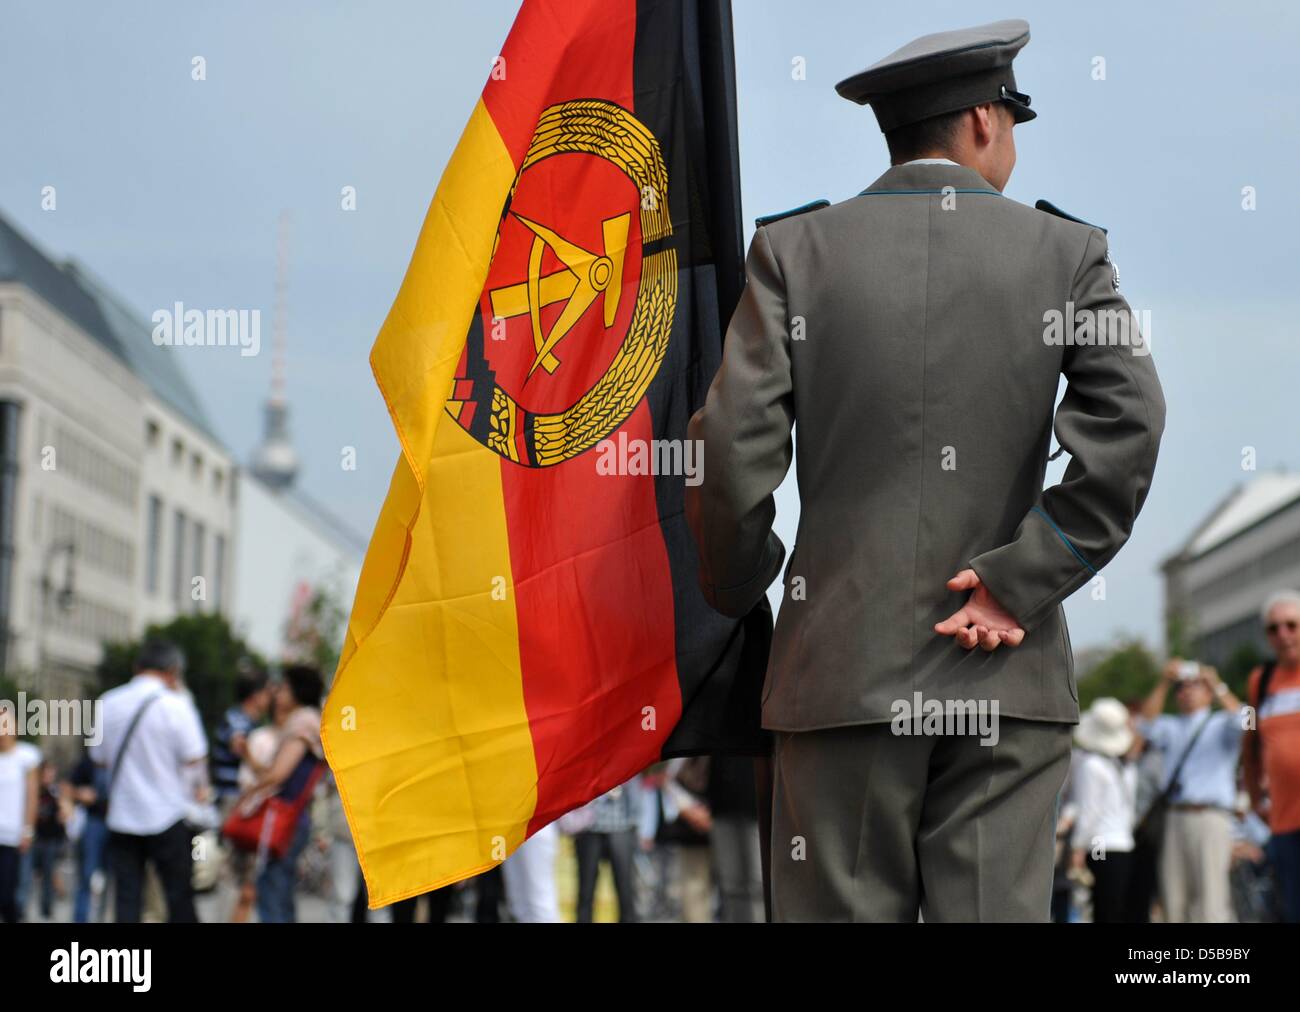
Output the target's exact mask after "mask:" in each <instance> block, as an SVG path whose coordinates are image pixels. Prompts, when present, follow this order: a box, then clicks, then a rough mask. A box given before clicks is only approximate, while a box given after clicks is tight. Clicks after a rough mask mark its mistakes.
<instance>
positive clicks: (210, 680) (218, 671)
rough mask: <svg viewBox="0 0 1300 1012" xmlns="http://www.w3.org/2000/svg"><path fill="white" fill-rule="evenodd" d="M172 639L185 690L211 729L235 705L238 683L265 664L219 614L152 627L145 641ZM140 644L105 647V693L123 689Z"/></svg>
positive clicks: (102, 671) (102, 675) (102, 674)
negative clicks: (180, 653)
mask: <svg viewBox="0 0 1300 1012" xmlns="http://www.w3.org/2000/svg"><path fill="white" fill-rule="evenodd" d="M154 637H158V638H161V639H166V640H171V641H172V642H173V643H175V644H176V645H177V646H178V647H180V648H181V650H183V651H184V652H185V661H186V668H185V685H186V687H187V688H188V689H189V690H190V692H191V693H192V694H193V696H194V703H195V705H196V706H197V707H198V709H199V714H200V716H202V718H203V723H204V725H205V726H206V727H208V728H209V729H211V728H213V727H214V726H215V725H216V723H217V721H218V720H219V719H220V717H221V715H222V714H223V713H224V712H225V711H226V709H227V708H229V707H230V706H231V705H232V704H233V703H234V701H235V690H234V685H235V679H236V678H237V677H238V676H239V674H240V672H241V671H243V670H245V669H246V668H248V667H250V666H255V667H265V661H263V660H262V658H261V657H259V656H258V655H257V654H256V652H254V651H253V650H252V649H251V648H249V647H248V645H247V644H245V643H244V641H243V640H242V639H240V638H239V637H237V636H236V635H235V634H234V632H233V630H231V628H230V623H229V622H227V621H226V619H225V618H224V617H223V616H221V615H216V614H199V615H181V616H179V617H177V618H174V619H172V620H171V621H170V622H168V623H166V624H165V625H151V626H149V628H148V629H146V630H145V632H144V636H143V637H142V639H152V638H154ZM139 646H140V641H134V642H128V643H106V644H105V645H104V656H103V659H102V660H101V661H100V664H99V668H98V669H97V670H98V674H99V679H100V688H101V690H106V689H111V688H112V687H113V686H115V685H121V684H122V683H123V682H125V681H127V680H128V679H129V678H130V677H131V675H132V670H131V669H132V663H133V661H134V658H135V654H136V651H137V650H138V649H139Z"/></svg>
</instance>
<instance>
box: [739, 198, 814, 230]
mask: <svg viewBox="0 0 1300 1012" xmlns="http://www.w3.org/2000/svg"><path fill="white" fill-rule="evenodd" d="M830 206H831V202H830V201H829V200H813V201H809V202H808V203H807V204H803V205H801V206H799V207H795V208H791V209H790V210H789V211H781V212H780V213H778V214H767V215H764V216H763V217H761V218H755V219H754V227H755V228H762V227H763V226H764V225H770V224H772V222H774V221H780V220H781V219H782V218H793V217H794V216H795V215H796V214H806V213H807V212H809V211H820V210H821V209H822V208H823V207H830Z"/></svg>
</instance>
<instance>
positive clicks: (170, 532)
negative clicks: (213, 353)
mask: <svg viewBox="0 0 1300 1012" xmlns="http://www.w3.org/2000/svg"><path fill="white" fill-rule="evenodd" d="M282 352H283V344H282V342H277V360H276V366H275V375H276V379H275V380H274V381H273V390H272V398H271V403H269V404H268V408H267V412H268V414H267V419H268V429H267V439H266V440H265V441H264V442H263V445H262V447H261V448H259V450H258V453H257V454H256V457H255V460H254V462H253V467H252V468H251V470H250V471H249V472H247V473H241V471H240V469H239V468H238V466H237V463H236V461H235V459H234V457H233V455H232V454H231V453H230V451H229V450H228V449H227V448H226V447H225V446H224V445H223V444H222V442H221V440H220V439H219V438H218V437H217V435H216V434H215V431H214V429H213V426H212V425H211V424H210V422H209V420H208V418H207V416H206V415H205V414H204V412H203V409H202V407H201V402H200V400H199V398H198V396H197V395H196V393H195V391H194V389H193V387H192V385H191V384H190V383H189V381H188V380H187V379H186V378H185V374H184V372H183V371H182V369H181V367H180V364H179V362H178V361H177V356H178V355H179V354H185V353H187V352H186V351H183V350H181V349H178V348H176V347H167V346H158V345H155V344H154V342H153V327H152V326H151V324H150V323H148V322H146V320H145V319H144V318H143V317H142V316H141V315H139V314H138V313H136V312H134V311H133V310H132V309H131V308H130V307H128V306H127V305H125V304H124V303H123V301H122V300H121V299H120V297H118V296H117V295H116V294H115V293H114V292H113V291H112V290H111V289H110V288H109V286H108V285H107V284H105V283H104V282H102V281H100V280H99V279H98V278H96V277H95V276H94V275H93V274H92V273H91V271H90V270H89V269H88V268H86V267H85V266H83V265H81V264H78V263H75V262H73V261H57V260H55V259H54V258H53V257H51V256H49V255H47V254H46V253H44V252H43V251H41V250H40V249H39V248H38V247H37V245H36V244H35V243H34V242H32V241H31V240H30V239H28V238H27V237H26V236H24V235H23V234H22V233H21V232H19V231H18V230H17V229H16V228H14V227H13V225H12V224H10V223H9V222H8V221H6V220H5V219H4V218H3V216H0V671H3V673H5V674H7V675H9V676H10V677H12V678H14V679H16V680H17V681H19V682H20V684H22V685H23V687H26V688H29V689H33V690H38V691H43V692H46V693H48V694H50V695H59V696H75V695H78V694H79V693H80V691H81V689H82V688H83V687H86V686H91V687H93V686H92V685H91V682H90V676H91V674H92V672H93V671H94V668H95V666H96V665H97V664H98V662H99V660H100V657H101V654H102V647H103V644H104V643H105V642H109V641H123V640H128V639H131V638H133V637H135V636H138V635H139V634H140V633H141V632H142V631H143V629H144V628H145V627H146V626H148V625H149V624H151V623H163V622H166V621H168V620H170V619H171V618H173V617H174V616H176V615H178V614H185V613H191V612H198V611H208V610H211V611H217V612H221V613H223V614H225V615H226V616H227V617H228V618H230V619H231V621H232V624H233V625H234V626H235V628H236V630H237V631H239V632H241V633H242V634H244V635H245V636H246V638H247V639H248V640H249V642H250V644H251V645H253V646H255V647H256V648H257V649H258V650H259V651H261V652H263V653H265V654H266V656H268V658H271V659H276V658H278V657H279V656H280V655H281V654H282V652H283V650H282V647H283V633H284V630H285V627H286V624H287V623H288V622H289V621H290V619H291V618H292V616H293V615H294V612H295V609H296V608H300V607H301V606H302V603H303V600H304V596H305V595H310V594H311V593H313V592H315V591H316V590H319V589H328V590H329V591H330V592H331V593H332V594H334V595H335V596H336V598H337V599H338V600H339V601H341V602H342V607H343V608H344V609H346V608H347V607H348V606H349V605H350V604H351V600H352V593H353V591H354V589H355V586H356V580H357V576H358V574H359V571H360V564H361V558H362V555H363V553H364V542H362V541H361V540H360V539H359V538H358V537H357V536H356V535H354V534H352V533H351V532H349V531H347V530H346V529H345V528H344V527H343V526H342V525H341V524H339V523H338V522H337V521H336V520H334V519H333V518H331V517H330V516H329V515H328V513H327V512H326V511H325V510H323V509H321V508H320V507H319V506H317V505H315V504H314V503H312V502H311V501H310V500H308V499H307V498H306V497H305V496H303V495H302V494H301V493H299V492H298V491H297V490H296V489H295V488H294V478H295V476H296V473H297V459H296V456H295V454H294V452H293V449H292V445H291V444H290V442H289V439H288V429H287V406H286V405H285V403H284V401H283V397H282V389H283V364H284V363H283V354H282ZM188 353H191V354H202V353H203V352H202V351H198V350H191V351H189V352H188Z"/></svg>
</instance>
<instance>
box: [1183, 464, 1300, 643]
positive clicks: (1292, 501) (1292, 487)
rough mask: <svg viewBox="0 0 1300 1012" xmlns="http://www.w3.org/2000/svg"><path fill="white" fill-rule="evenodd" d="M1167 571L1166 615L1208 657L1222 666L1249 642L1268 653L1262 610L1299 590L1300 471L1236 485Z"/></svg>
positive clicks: (1272, 475)
mask: <svg viewBox="0 0 1300 1012" xmlns="http://www.w3.org/2000/svg"><path fill="white" fill-rule="evenodd" d="M1162 569H1163V571H1164V575H1165V614H1166V619H1167V620H1168V621H1169V622H1172V623H1179V624H1181V625H1182V626H1183V628H1184V632H1185V635H1186V638H1187V639H1188V640H1189V641H1190V642H1192V643H1193V644H1195V646H1196V650H1197V656H1198V658H1199V659H1200V660H1201V661H1204V662H1205V663H1208V664H1213V665H1215V666H1218V667H1222V666H1223V665H1224V664H1226V663H1227V661H1228V659H1229V658H1230V657H1231V656H1232V655H1233V653H1234V652H1235V651H1236V650H1238V649H1240V648H1242V647H1243V646H1251V647H1254V648H1255V650H1256V651H1258V652H1259V653H1260V654H1266V653H1267V650H1268V644H1267V642H1266V640H1265V638H1264V630H1263V627H1262V624H1261V621H1260V616H1259V610H1260V608H1261V607H1262V606H1263V604H1264V602H1265V601H1267V600H1268V598H1269V596H1270V595H1271V594H1273V593H1274V592H1276V591H1278V590H1281V589H1285V588H1290V589H1300V475H1298V474H1291V473H1288V472H1285V471H1280V472H1272V473H1265V474H1260V475H1258V476H1257V477H1255V478H1253V479H1252V480H1251V481H1249V482H1247V483H1246V484H1244V485H1241V486H1238V487H1237V488H1235V489H1233V491H1232V493H1231V494H1230V495H1229V496H1228V497H1227V498H1226V499H1224V500H1223V502H1221V503H1220V504H1219V505H1218V506H1217V507H1216V508H1215V509H1214V510H1213V511H1212V512H1211V513H1210V515H1209V516H1208V517H1206V519H1205V520H1204V521H1202V522H1201V524H1200V525H1199V526H1198V527H1197V528H1196V530H1194V531H1193V532H1192V534H1191V536H1190V537H1189V538H1188V539H1187V541H1186V542H1185V543H1184V544H1183V547H1182V548H1181V549H1180V550H1179V551H1178V552H1177V553H1176V554H1175V555H1173V556H1172V557H1170V558H1169V559H1168V560H1166V561H1165V563H1164V565H1163V567H1162Z"/></svg>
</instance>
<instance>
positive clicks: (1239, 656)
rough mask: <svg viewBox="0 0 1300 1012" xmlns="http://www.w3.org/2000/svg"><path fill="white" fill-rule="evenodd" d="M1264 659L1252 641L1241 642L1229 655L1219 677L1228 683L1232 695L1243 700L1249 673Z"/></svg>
mask: <svg viewBox="0 0 1300 1012" xmlns="http://www.w3.org/2000/svg"><path fill="white" fill-rule="evenodd" d="M1265 659H1266V658H1265V657H1264V655H1263V654H1261V653H1260V652H1259V651H1258V650H1257V649H1255V645H1254V644H1253V643H1242V644H1241V645H1240V646H1238V647H1237V649H1236V650H1234V651H1233V652H1232V653H1231V654H1230V655H1229V657H1228V662H1227V663H1226V664H1225V665H1224V666H1223V670H1221V671H1220V672H1219V677H1220V678H1222V679H1223V680H1224V681H1225V682H1227V683H1228V688H1230V689H1231V690H1232V694H1233V695H1234V696H1236V697H1237V698H1238V699H1240V700H1242V701H1243V702H1245V700H1246V683H1247V682H1248V681H1249V680H1250V673H1251V671H1253V670H1254V669H1255V668H1256V667H1258V666H1259V665H1261V664H1263V663H1264V661H1265Z"/></svg>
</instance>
